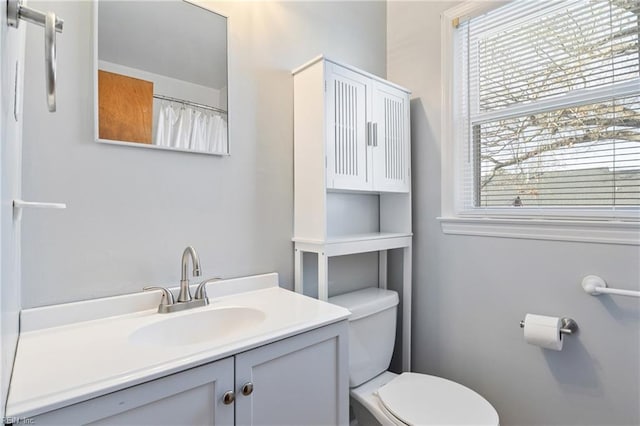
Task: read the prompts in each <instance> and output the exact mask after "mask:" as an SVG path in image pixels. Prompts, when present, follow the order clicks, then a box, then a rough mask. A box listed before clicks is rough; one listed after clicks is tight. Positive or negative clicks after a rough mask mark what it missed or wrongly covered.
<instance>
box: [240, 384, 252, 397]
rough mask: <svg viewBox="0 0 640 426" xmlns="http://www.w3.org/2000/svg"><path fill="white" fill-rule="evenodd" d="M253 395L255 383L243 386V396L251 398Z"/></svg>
mask: <svg viewBox="0 0 640 426" xmlns="http://www.w3.org/2000/svg"><path fill="white" fill-rule="evenodd" d="M252 393H253V383H251V382H247V383H245V384H244V385H242V394H243V395H244V396H249V395H251V394H252Z"/></svg>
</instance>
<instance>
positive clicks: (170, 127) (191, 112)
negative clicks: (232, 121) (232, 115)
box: [154, 102, 227, 154]
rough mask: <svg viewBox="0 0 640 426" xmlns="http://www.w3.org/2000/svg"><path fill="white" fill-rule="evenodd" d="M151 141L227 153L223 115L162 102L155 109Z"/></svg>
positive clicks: (193, 149) (177, 146)
mask: <svg viewBox="0 0 640 426" xmlns="http://www.w3.org/2000/svg"><path fill="white" fill-rule="evenodd" d="M154 144H155V145H158V146H167V147H172V148H179V149H187V150H191V151H199V152H215V153H218V154H226V153H227V120H226V117H223V116H221V115H220V114H219V113H217V112H215V111H210V110H199V109H197V108H192V107H189V106H185V105H181V106H179V107H177V108H176V107H174V106H173V105H171V104H170V103H165V102H163V103H162V104H161V105H160V110H159V112H158V126H157V130H156V138H155V141H154Z"/></svg>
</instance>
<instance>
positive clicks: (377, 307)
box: [329, 287, 398, 321]
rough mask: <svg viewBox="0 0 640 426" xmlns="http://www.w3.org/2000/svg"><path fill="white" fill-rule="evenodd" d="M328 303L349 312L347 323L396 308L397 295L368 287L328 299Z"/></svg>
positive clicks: (393, 292) (390, 291)
mask: <svg viewBox="0 0 640 426" xmlns="http://www.w3.org/2000/svg"><path fill="white" fill-rule="evenodd" d="M329 303H333V304H334V305H338V306H342V307H343V308H347V309H348V310H350V311H351V316H350V317H349V321H353V320H357V319H359V318H362V317H366V316H369V315H372V314H376V313H378V312H381V311H384V310H385V309H389V308H393V307H394V306H397V305H398V293H396V292H395V291H392V290H385V289H382V288H377V287H369V288H365V289H362V290H357V291H352V292H350V293H344V294H341V295H339V296H333V297H330V298H329Z"/></svg>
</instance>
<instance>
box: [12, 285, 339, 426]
mask: <svg viewBox="0 0 640 426" xmlns="http://www.w3.org/2000/svg"><path fill="white" fill-rule="evenodd" d="M207 290H208V292H209V296H210V300H211V304H210V305H209V306H206V307H203V308H197V309H193V310H191V311H184V312H178V313H173V314H158V313H157V312H156V309H157V302H158V301H159V293H149V294H147V293H145V294H134V295H125V296H118V297H112V298H106V299H98V300H92V301H86V302H76V303H71V304H66V305H58V306H52V307H44V308H36V309H31V310H26V311H24V312H23V314H22V324H23V331H22V333H21V336H20V341H19V344H18V351H17V356H16V363H15V367H14V374H13V379H12V383H11V389H10V393H9V401H8V406H7V413H8V416H9V417H10V419H9V420H12V419H13V422H14V423H19V422H20V421H22V422H24V421H25V419H29V421H33V422H36V423H37V424H88V423H91V424H113V425H122V424H155V425H160V424H167V425H169V424H171V425H176V424H180V425H205V424H223V425H227V424H228V425H231V424H247V425H249V424H296V425H304V424H347V423H348V417H349V414H348V374H347V368H348V367H347V356H348V355H347V354H348V352H347V350H348V349H347V323H346V318H347V317H348V316H349V311H348V310H346V309H344V308H340V307H338V306H333V305H330V304H327V303H324V302H320V301H317V300H313V299H311V298H308V297H305V296H302V295H299V294H295V293H293V292H291V291H287V290H284V289H281V288H279V287H278V278H277V274H267V275H260V276H255V277H247V278H240V279H234V280H227V281H220V282H216V283H212V284H210V285H209V288H208V289H207ZM72 319H74V320H73V322H71V320H72Z"/></svg>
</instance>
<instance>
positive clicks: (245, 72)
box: [22, 2, 386, 308]
mask: <svg viewBox="0 0 640 426" xmlns="http://www.w3.org/2000/svg"><path fill="white" fill-rule="evenodd" d="M30 5H31V6H32V7H36V8H38V7H41V8H43V9H47V10H55V11H56V12H57V13H58V14H59V15H60V16H62V17H63V18H64V19H65V30H64V33H63V34H62V35H60V36H59V37H58V40H59V46H58V61H59V62H58V78H59V91H58V95H59V98H58V112H57V113H55V114H49V113H48V112H46V106H45V97H44V93H45V89H44V77H43V69H44V64H43V60H42V45H41V44H42V30H41V29H40V28H37V27H33V26H30V27H29V29H28V35H27V39H28V40H27V52H28V54H27V66H26V74H25V81H26V82H28V85H27V90H26V94H25V121H26V122H27V123H29V124H28V125H27V126H26V128H25V130H24V168H23V181H24V197H25V199H28V200H39V201H60V202H66V203H68V209H67V210H64V211H28V212H25V217H24V223H23V230H24V231H23V237H24V238H23V256H22V258H23V268H22V270H23V281H22V306H23V307H24V308H27V307H33V306H40V305H47V304H53V303H61V302H65V301H72V300H80V299H87V298H94V297H100V296H107V295H114V294H120V293H126V292H135V291H139V290H140V289H141V288H142V287H143V286H144V285H148V284H165V285H169V284H173V285H176V284H177V282H178V280H179V274H180V255H181V253H182V249H183V248H184V247H185V246H187V245H188V244H192V245H193V246H195V247H196V249H198V252H199V254H200V258H201V261H202V266H203V270H204V275H206V276H233V275H247V274H255V273H260V272H268V271H276V272H279V273H280V274H281V282H282V283H283V285H284V286H286V287H289V288H291V287H292V284H293V283H292V277H293V250H292V243H291V241H290V238H291V235H292V228H293V219H292V218H293V164H292V159H293V104H292V102H293V93H292V90H293V85H292V77H291V74H290V71H291V69H293V68H294V67H296V66H298V65H301V64H302V63H304V62H306V61H307V60H309V59H311V58H312V57H314V56H316V55H318V54H320V53H324V54H326V55H328V56H330V57H333V58H335V59H336V60H340V61H345V62H349V63H351V64H353V65H355V66H358V67H361V68H363V69H365V70H367V71H370V72H372V73H375V74H379V75H384V73H385V64H386V36H385V29H386V5H385V3H383V2H350V3H349V2H345V3H332V2H282V3H279V2H256V3H251V2H228V3H213V4H212V7H213V8H214V9H215V10H217V11H219V12H221V13H223V14H225V15H227V16H229V17H230V37H229V44H230V46H229V47H230V55H231V56H230V62H229V63H230V90H229V96H230V98H229V103H230V111H231V113H230V132H231V153H232V155H231V157H229V158H219V157H212V156H204V155H196V154H182V153H170V152H158V151H153V150H146V149H139V148H128V147H121V146H109V145H103V144H97V143H94V142H93V76H92V43H91V36H90V35H91V30H92V14H91V12H92V5H91V3H90V2H60V3H52V2H46V5H42V4H41V3H37V2H30ZM338 11H339V13H338Z"/></svg>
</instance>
